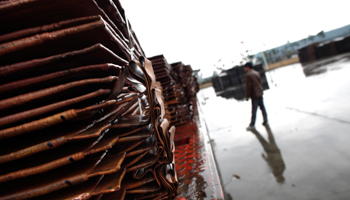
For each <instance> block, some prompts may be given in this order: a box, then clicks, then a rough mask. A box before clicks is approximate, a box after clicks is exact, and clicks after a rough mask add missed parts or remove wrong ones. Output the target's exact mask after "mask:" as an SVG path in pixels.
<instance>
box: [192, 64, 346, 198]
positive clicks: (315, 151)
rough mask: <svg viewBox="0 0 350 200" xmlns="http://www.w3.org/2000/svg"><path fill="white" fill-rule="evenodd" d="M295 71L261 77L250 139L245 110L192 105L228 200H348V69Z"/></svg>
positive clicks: (232, 104)
mask: <svg viewBox="0 0 350 200" xmlns="http://www.w3.org/2000/svg"><path fill="white" fill-rule="evenodd" d="M315 72H317V73H318V74H315V75H312V76H308V77H305V75H304V73H303V70H302V67H301V65H300V64H293V65H290V66H286V67H283V68H279V69H276V70H273V71H270V72H268V73H267V77H268V79H269V81H270V82H269V84H270V88H271V89H270V90H267V91H265V93H264V101H265V106H266V109H267V113H268V118H269V124H270V125H269V127H264V126H263V125H262V124H261V123H262V115H261V112H260V110H258V113H257V120H256V130H257V131H255V132H247V131H246V129H245V128H246V127H247V126H248V124H249V121H250V112H251V102H250V101H237V100H234V99H224V98H221V97H216V95H215V92H214V90H213V88H212V87H210V88H206V89H202V90H201V91H200V92H199V94H198V98H199V101H200V103H201V104H202V105H201V107H202V110H203V113H204V117H205V120H206V123H207V126H208V131H209V135H210V137H211V140H212V146H213V150H214V154H215V156H216V160H217V164H218V168H219V170H220V173H221V177H222V182H223V183H222V184H223V187H224V190H225V192H226V194H227V199H235V200H261V199H268V200H275V199H276V200H281V199H282V200H288V199H293V200H294V199H303V200H304V199H310V200H311V199H312V200H316V199H322V200H323V199H324V200H329V199H334V200H335V199H337V200H338V199H350V61H349V60H348V59H347V58H341V59H340V60H338V61H337V62H335V63H331V64H326V65H324V66H322V67H321V68H318V69H315Z"/></svg>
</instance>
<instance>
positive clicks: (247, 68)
mask: <svg viewBox="0 0 350 200" xmlns="http://www.w3.org/2000/svg"><path fill="white" fill-rule="evenodd" d="M243 67H244V71H245V72H248V71H249V70H251V69H252V68H253V64H252V63H251V62H247V63H246V64H245V65H244V66H243Z"/></svg>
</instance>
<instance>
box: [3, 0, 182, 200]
mask: <svg viewBox="0 0 350 200" xmlns="http://www.w3.org/2000/svg"><path fill="white" fill-rule="evenodd" d="M0 13H1V16H2V17H0V26H1V28H0V146H1V150H0V169H1V170H0V188H1V192H0V199H28V198H32V199H33V198H34V199H172V198H174V197H175V196H176V193H177V175H176V172H175V158H174V156H173V155H174V151H175V146H174V135H175V127H174V126H170V123H169V121H168V120H167V119H166V118H165V117H164V115H165V108H164V102H163V97H162V92H161V85H160V84H158V83H157V82H156V78H155V74H154V71H153V67H152V63H151V62H150V61H149V60H148V59H146V58H145V57H144V56H145V55H144V53H143V50H142V48H141V46H140V44H139V42H138V40H137V38H136V35H135V33H134V32H133V30H132V28H131V26H130V24H129V21H128V20H127V19H126V18H125V16H124V10H123V8H122V7H121V5H120V3H119V1H106V0H98V1H97V0H96V1H95V0H88V1H85V0H84V1H82V0H74V1H71V0H63V1H62V0H60V1H56V0H53V1H44V0H11V1H2V2H1V4H0ZM3 16H6V17H5V18H4V17H3ZM9 25H10V26H9Z"/></svg>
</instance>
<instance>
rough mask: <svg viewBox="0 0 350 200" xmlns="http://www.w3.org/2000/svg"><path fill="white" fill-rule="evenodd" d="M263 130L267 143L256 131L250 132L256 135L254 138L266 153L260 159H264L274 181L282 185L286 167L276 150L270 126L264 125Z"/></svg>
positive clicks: (278, 151)
mask: <svg viewBox="0 0 350 200" xmlns="http://www.w3.org/2000/svg"><path fill="white" fill-rule="evenodd" d="M265 128H266V131H267V134H268V139H269V142H267V141H266V140H265V139H264V138H263V137H262V136H261V134H260V133H259V132H258V131H257V130H256V129H254V130H252V132H253V133H254V134H255V135H256V137H257V138H258V140H259V142H260V143H261V145H262V146H263V148H264V150H265V152H266V155H265V154H262V157H263V158H264V160H266V162H267V163H268V165H269V166H270V167H271V169H272V173H273V175H274V176H275V178H276V181H277V182H279V183H283V182H284V177H283V171H284V170H285V169H286V166H285V165H284V162H283V159H282V155H281V151H280V150H279V149H278V147H277V145H276V142H275V139H274V137H273V135H272V132H271V129H270V126H269V125H266V126H265Z"/></svg>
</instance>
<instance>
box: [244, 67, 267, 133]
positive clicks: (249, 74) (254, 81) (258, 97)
mask: <svg viewBox="0 0 350 200" xmlns="http://www.w3.org/2000/svg"><path fill="white" fill-rule="evenodd" d="M244 71H245V72H246V75H245V82H246V99H247V100H248V99H249V98H251V100H252V118H251V121H250V124H249V126H248V128H247V131H250V130H254V129H255V119H256V111H257V109H258V106H259V107H260V110H261V112H262V115H263V118H264V122H263V125H264V126H265V125H267V124H268V122H267V113H266V109H265V106H264V101H263V97H262V95H263V87H262V85H261V78H260V74H259V73H258V72H257V71H255V70H254V69H253V65H252V63H251V62H248V63H246V64H245V65H244Z"/></svg>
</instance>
